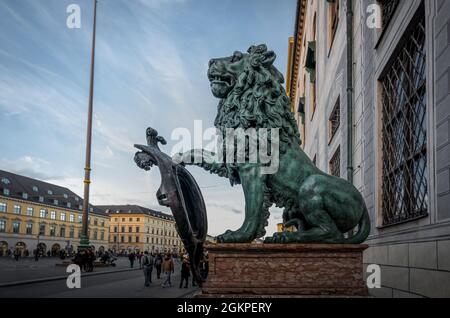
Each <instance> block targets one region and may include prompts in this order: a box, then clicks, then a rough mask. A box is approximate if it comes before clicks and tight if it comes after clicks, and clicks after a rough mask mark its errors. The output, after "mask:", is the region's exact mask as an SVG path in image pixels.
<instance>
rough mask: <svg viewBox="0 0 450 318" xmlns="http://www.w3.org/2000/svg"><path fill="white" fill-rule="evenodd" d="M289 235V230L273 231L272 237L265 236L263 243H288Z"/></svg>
mask: <svg viewBox="0 0 450 318" xmlns="http://www.w3.org/2000/svg"><path fill="white" fill-rule="evenodd" d="M290 236H291V233H289V232H282V233H275V234H274V235H273V236H272V237H266V238H265V240H264V243H266V244H279V243H288V242H290V241H291V239H290Z"/></svg>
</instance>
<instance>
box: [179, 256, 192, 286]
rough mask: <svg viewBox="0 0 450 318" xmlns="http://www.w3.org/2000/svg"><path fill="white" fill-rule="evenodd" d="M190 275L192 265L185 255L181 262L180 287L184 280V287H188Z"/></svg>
mask: <svg viewBox="0 0 450 318" xmlns="http://www.w3.org/2000/svg"><path fill="white" fill-rule="evenodd" d="M189 276H191V267H190V265H189V259H188V258H187V257H184V258H183V261H182V263H181V280H180V288H182V287H183V281H186V284H185V285H184V288H188V282H189Z"/></svg>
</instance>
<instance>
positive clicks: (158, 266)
mask: <svg viewBox="0 0 450 318" xmlns="http://www.w3.org/2000/svg"><path fill="white" fill-rule="evenodd" d="M162 263H163V257H162V255H161V253H158V255H156V257H155V268H156V278H158V279H160V278H161V267H162Z"/></svg>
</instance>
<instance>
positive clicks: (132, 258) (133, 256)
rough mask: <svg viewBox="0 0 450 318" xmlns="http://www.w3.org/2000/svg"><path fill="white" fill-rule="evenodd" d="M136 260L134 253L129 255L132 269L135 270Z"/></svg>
mask: <svg viewBox="0 0 450 318" xmlns="http://www.w3.org/2000/svg"><path fill="white" fill-rule="evenodd" d="M135 258H136V255H134V252H131V253H130V254H128V260H129V261H130V267H131V268H133V266H134V259H135Z"/></svg>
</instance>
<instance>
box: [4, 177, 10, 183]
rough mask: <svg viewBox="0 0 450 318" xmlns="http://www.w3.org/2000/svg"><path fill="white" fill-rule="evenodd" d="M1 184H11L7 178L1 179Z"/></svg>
mask: <svg viewBox="0 0 450 318" xmlns="http://www.w3.org/2000/svg"><path fill="white" fill-rule="evenodd" d="M2 183H3V184H11V181H9V179H8V178H2Z"/></svg>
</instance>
